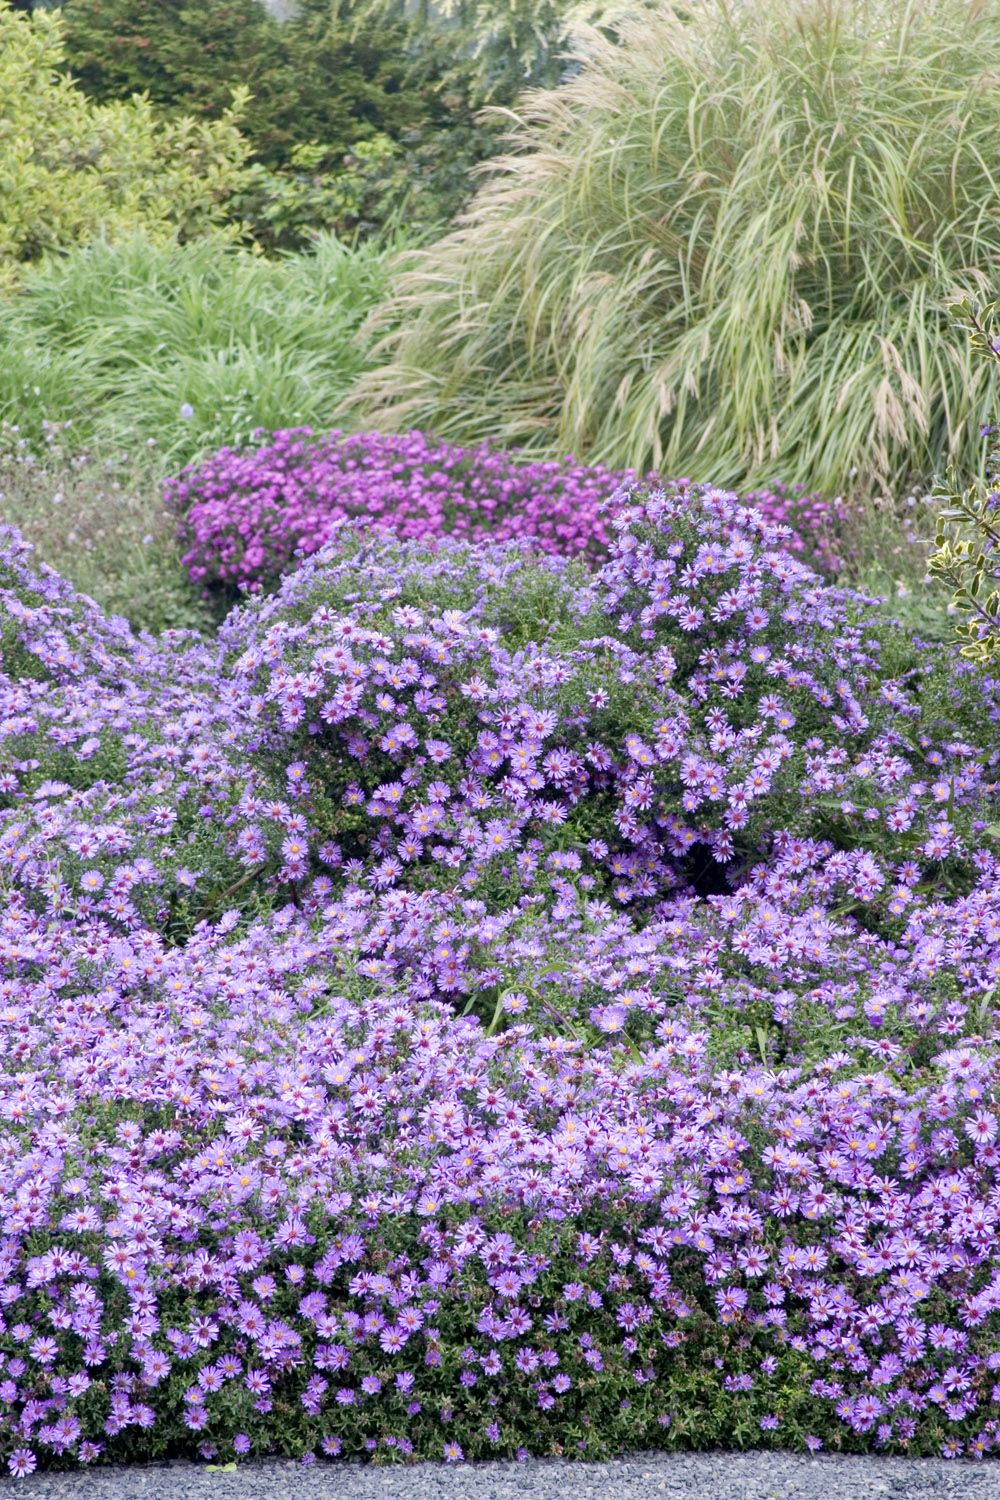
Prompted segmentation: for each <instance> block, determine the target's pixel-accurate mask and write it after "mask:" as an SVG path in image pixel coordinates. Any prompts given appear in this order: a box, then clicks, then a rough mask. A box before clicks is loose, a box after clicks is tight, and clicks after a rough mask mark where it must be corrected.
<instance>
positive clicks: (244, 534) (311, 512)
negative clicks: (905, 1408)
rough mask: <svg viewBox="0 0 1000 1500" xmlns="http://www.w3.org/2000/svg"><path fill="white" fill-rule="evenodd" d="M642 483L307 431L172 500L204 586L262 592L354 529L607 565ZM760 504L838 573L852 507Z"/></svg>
mask: <svg viewBox="0 0 1000 1500" xmlns="http://www.w3.org/2000/svg"><path fill="white" fill-rule="evenodd" d="M261 436H263V434H261ZM636 478H637V476H636V475H635V473H634V472H632V471H631V470H626V471H624V472H620V473H612V472H611V471H610V470H607V469H601V468H592V467H587V466H585V465H583V464H576V463H574V462H573V461H572V460H571V459H567V460H566V461H565V462H563V463H557V462H555V461H551V460H550V461H547V462H538V461H536V462H534V463H526V462H524V461H523V460H522V459H521V458H520V457H519V456H518V455H515V454H509V453H504V452H502V451H497V450H496V449H493V448H491V447H490V445H489V444H488V443H484V444H482V445H481V446H480V447H478V448H456V447H453V446H451V445H450V444H446V443H438V442H434V441H432V440H431V439H430V438H428V437H427V436H426V435H425V434H423V433H420V432H410V433H407V434H406V435H405V436H385V435H383V434H380V433H374V432H366V433H359V434H357V435H355V436H350V437H348V436H345V435H344V434H343V433H340V432H331V433H328V434H326V435H324V436H321V437H318V436H316V435H315V434H314V433H313V431H312V429H311V428H309V427H296V428H291V429H289V430H287V431H282V432H275V433H273V434H271V436H270V440H269V441H268V442H266V443H264V444H263V445H262V446H260V447H258V448H254V449H250V450H249V451H242V452H241V451H239V450H235V449H232V448H223V449H221V450H220V451H219V452H218V453H214V454H212V455H211V456H210V457H209V458H207V459H204V460H203V461H201V462H200V463H197V464H194V465H192V466H191V467H190V468H188V469H186V470H185V471H184V473H183V474H181V475H180V476H179V477H178V478H176V479H172V480H168V481H167V485H166V498H167V500H168V503H170V504H171V505H173V506H174V507H175V508H176V509H177V510H179V511H180V512H181V513H182V515H183V517H184V523H183V535H184V539H185V542H186V546H187V551H186V553H185V558H184V561H185V563H186V565H187V567H188V570H189V572H190V575H191V578H192V579H193V580H194V582H195V583H197V584H198V585H199V586H200V587H202V588H205V587H220V586H221V587H223V588H226V589H235V588H240V589H249V590H251V591H254V592H255V591H257V590H259V589H261V588H270V587H272V586H273V585H275V584H276V583H277V581H278V579H279V578H280V576H281V574H283V573H285V572H287V571H288V570H289V568H290V567H292V566H293V565H294V562H295V560H296V559H297V558H300V557H310V556H312V554H313V553H315V552H317V551H318V550H319V549H320V548H321V547H322V546H323V545H324V544H325V543H327V542H329V541H330V540H331V539H332V538H333V537H334V536H336V534H337V533H338V531H339V530H340V528H341V527H342V526H343V525H344V524H345V523H354V524H356V525H360V526H363V527H365V528H366V529H368V530H371V529H375V530H379V531H385V532H388V533H390V534H391V535H394V536H397V537H399V538H400V539H401V540H409V541H419V542H423V543H429V542H431V543H432V542H434V541H435V540H436V539H437V538H438V537H441V536H453V537H456V538H458V539H459V540H462V541H483V540H490V541H493V542H498V541H500V542H502V541H510V540H521V539H530V540H531V541H532V542H533V544H534V545H535V546H536V547H538V548H539V549H540V550H541V551H542V552H547V553H554V554H557V555H561V556H566V557H577V556H584V557H588V558H591V559H593V558H598V557H602V556H603V555H604V554H605V552H606V550H607V546H608V543H609V541H610V538H611V530H610V526H609V524H608V517H607V509H608V503H609V501H611V499H612V497H613V496H614V495H615V493H616V492H617V491H618V490H620V489H621V488H622V486H625V485H630V484H635V482H636ZM749 503H752V504H753V505H754V506H755V507H756V508H758V509H759V510H761V512H762V513H763V514H764V515H765V516H766V517H767V519H768V520H771V521H774V522H777V523H783V522H790V523H791V524H792V525H793V526H795V525H796V523H797V522H801V524H800V525H799V526H798V529H796V530H794V532H793V535H792V536H790V538H789V546H790V548H791V549H792V550H794V551H795V552H796V553H798V554H803V555H807V560H810V561H812V562H814V563H815V564H816V565H817V566H820V567H822V568H823V569H824V571H827V572H831V573H833V572H836V571H838V569H839V565H840V559H839V557H838V546H839V543H838V541H837V529H838V523H839V522H840V520H842V518H843V514H842V513H843V507H842V505H841V502H839V501H833V502H827V501H823V500H821V499H820V498H819V497H817V496H813V495H805V494H803V493H802V492H801V491H799V490H795V489H782V488H780V487H779V488H777V489H775V490H760V491H757V492H755V493H754V495H753V496H752V497H750V502H749Z"/></svg>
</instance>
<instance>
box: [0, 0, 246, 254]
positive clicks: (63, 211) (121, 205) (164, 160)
mask: <svg viewBox="0 0 1000 1500" xmlns="http://www.w3.org/2000/svg"><path fill="white" fill-rule="evenodd" d="M62 67H63V52H62V30H61V24H60V21H59V18H58V17H57V16H51V15H47V14H46V13H44V12H39V13H37V14H34V15H31V16H28V15H23V14H19V13H18V12H15V11H12V10H11V9H10V8H9V6H8V4H7V0H0V184H2V188H0V284H3V283H10V282H11V281H13V280H14V279H15V277H16V275H17V273H18V270H19V267H20V265H21V263H23V262H24V261H29V260H34V259H36V258H37V257H39V256H40V255H42V254H43V253H44V252H45V251H48V250H61V249H64V248H66V247H68V246H71V245H77V244H80V243H83V242H86V241H88V240H91V239H93V238H94V237H95V236H98V235H101V236H104V237H105V238H107V239H116V238H120V237H121V236H122V235H123V234H128V233H132V232H134V231H135V230H140V229H141V230H142V231H144V232H145V233H146V234H148V235H151V236H154V237H158V238H163V239H167V238H173V237H176V236H178V235H180V236H181V237H182V238H190V237H192V236H193V235H197V234H200V233H202V232H204V231H205V230H207V229H209V228H211V227H212V226H213V225H214V224H217V223H219V222H220V221H221V220H222V219H223V218H224V217H225V215H226V213H227V212H228V203H229V200H230V198H231V197H232V194H233V192H234V191H235V189H236V188H237V187H238V186H239V185H240V184H241V182H242V180H243V168H244V161H245V157H246V144H245V142H244V141H243V139H242V137H241V135H240V133H239V131H238V129H237V127H236V119H237V115H236V113H234V112H233V111H232V110H231V109H229V108H225V109H223V110H222V112H221V114H220V117H219V118H218V119H217V120H214V121H195V120H193V119H191V118H190V117H188V116H185V115H178V116H177V117H176V118H172V119H170V120H167V121H161V120H159V119H158V118H157V116H156V115H155V114H154V112H153V109H152V106H151V105H150V104H149V102H148V101H146V100H142V99H134V100H131V101H129V102H127V103H114V104H107V105H95V104H94V103H92V102H91V101H90V100H89V99H88V98H87V97H86V95H85V94H83V93H82V92H81V91H80V90H79V89H78V88H77V87H76V86H75V85H74V84H73V83H72V82H71V81H70V80H69V79H68V78H67V77H66V76H65V75H64V74H63V73H62V72H61V71H60V70H61V69H62ZM232 103H233V101H232V99H230V104H232ZM236 108H237V111H238V108H239V99H238V98H237V100H236Z"/></svg>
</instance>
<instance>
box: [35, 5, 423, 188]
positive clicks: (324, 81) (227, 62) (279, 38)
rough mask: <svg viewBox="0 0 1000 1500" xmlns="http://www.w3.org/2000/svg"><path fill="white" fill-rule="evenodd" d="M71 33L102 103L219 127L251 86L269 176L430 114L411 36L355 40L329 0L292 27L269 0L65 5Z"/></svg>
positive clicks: (252, 114)
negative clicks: (145, 99)
mask: <svg viewBox="0 0 1000 1500" xmlns="http://www.w3.org/2000/svg"><path fill="white" fill-rule="evenodd" d="M65 25H66V47H67V58H68V61H69V65H70V67H71V69H72V72H73V73H74V75H75V76H76V77H78V78H79V80H80V83H81V85H82V87H83V88H84V89H85V90H86V92H87V93H88V94H90V95H91V97H93V98H95V99H99V100H102V101H108V100H113V99H121V98H126V97H128V96H129V95H130V94H133V93H142V92H148V94H149V96H150V98H151V99H152V100H153V102H154V103H155V104H157V105H159V106H161V107H163V108H166V109H171V110H184V111H188V112H190V113H193V114H197V115H200V116H203V117H207V118H211V119H215V118H218V117H219V115H220V114H221V113H222V111H223V110H224V109H225V108H226V105H227V101H228V98H229V94H230V92H231V90H232V88H233V87H234V86H235V85H237V84H244V85H245V86H246V87H247V88H248V89H249V90H250V93H251V95H252V98H251V100H250V102H249V104H248V105H247V108H246V112H245V114H244V116H243V120H242V124H243V129H244V132H245V134H246V135H247V137H248V139H249V140H250V142H251V144H252V146H253V148H254V151H255V153H256V155H257V156H258V157H259V158H260V159H261V161H263V162H265V163H267V164H268V165H270V166H272V167H275V166H282V165H286V164H288V163H290V162H291V160H292V153H293V151H294V149H295V147H296V146H298V145H301V144H304V143H309V142H317V143H319V144H321V145H322V146H324V147H325V148H326V155H327V157H328V158H329V159H330V160H331V161H332V160H334V159H335V158H336V157H338V156H340V155H343V154H344V153H345V152H346V151H348V150H349V149H350V148H351V146H352V145H353V144H354V143H355V142H357V141H359V140H365V139H367V138H368V137H369V136H372V135H375V134H377V133H378V132H380V131H387V132H388V133H390V134H392V135H398V134H400V133H401V132H402V131H403V130H406V129H408V128H411V127H413V126H414V125H416V124H418V123H420V122H422V121H423V120H424V118H425V116H426V115H427V103H426V100H425V97H424V95H423V93H422V91H421V90H419V89H417V88H415V87H414V86H412V85H411V86H409V87H405V86H404V84H405V73H406V66H407V64H406V58H405V56H404V52H403V43H404V36H405V33H404V28H403V27H402V26H401V25H400V24H399V23H398V22H397V23H395V24H393V23H389V24H388V25H387V26H386V27H385V28H384V29H383V31H382V32H381V33H380V34H379V33H376V32H374V31H372V30H368V31H359V32H356V33H355V32H354V31H352V29H351V27H350V25H349V21H348V19H347V18H346V17H341V16H340V15H339V14H338V11H337V8H336V7H335V6H333V5H331V3H330V0H302V3H301V4H300V5H299V6H298V8H297V11H296V13H295V15H294V16H293V18H292V19H290V20H288V21H284V22H282V21H278V20H277V19H276V18H275V17H274V16H272V15H271V14H270V13H269V12H268V11H267V10H266V9H265V8H264V6H263V5H262V4H261V0H66V6H65Z"/></svg>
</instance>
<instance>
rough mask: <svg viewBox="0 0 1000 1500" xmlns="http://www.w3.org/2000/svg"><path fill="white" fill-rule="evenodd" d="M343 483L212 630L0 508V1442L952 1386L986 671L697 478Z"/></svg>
mask: <svg viewBox="0 0 1000 1500" xmlns="http://www.w3.org/2000/svg"><path fill="white" fill-rule="evenodd" d="M611 529H612V541H611V547H610V555H609V557H608V560H607V561H606V563H605V564H604V565H603V567H602V568H601V569H600V570H599V571H597V572H591V571H588V570H587V568H586V567H585V566H584V565H583V564H582V563H575V562H570V561H566V560H565V559H562V558H545V557H539V556H538V555H537V553H533V552H531V551H530V550H529V549H525V548H521V547H519V546H517V545H515V544H508V545H506V546H486V545H482V546H477V547H467V546H464V545H459V544H455V543H440V544H439V545H437V546H436V547H435V548H434V549H433V550H428V549H425V548H422V547H420V546H418V545H417V544H416V543H412V542H410V543H405V542H404V543H401V542H398V541H394V540H384V539H383V540H376V541H375V542H374V543H372V542H370V541H369V542H367V543H364V542H362V541H359V540H358V539H357V537H356V536H353V535H352V536H351V537H350V538H349V539H348V540H347V541H346V542H345V543H344V544H343V545H340V546H330V547H328V548H327V549H326V550H325V551H323V552H320V553H319V554H318V555H317V556H316V557H314V558H312V559H311V560H310V561H308V562H306V563H305V564H303V566H302V567H300V568H299V569H298V570H297V572H296V573H294V574H293V575H291V576H290V577H289V578H288V579H286V580H285V582H284V583H283V584H282V586H281V589H280V591H279V593H277V594H276V595H274V596H272V597H269V598H266V599H263V600H259V601H255V602H253V603H251V604H249V605H247V606H245V607H244V608H242V609H240V610H238V611H236V612H234V614H233V615H232V616H231V617H230V619H229V621H228V622H227V623H226V624H225V625H224V626H223V628H222V631H221V633H220V636H219V639H218V641H217V642H213V643H212V644H210V645H209V644H207V643H206V642H204V641H202V640H200V639H199V638H198V637H196V636H193V635H188V634H184V633H181V632H178V633H175V634H173V635H169V634H168V635H167V636H165V637H163V638H161V639H160V640H158V641H154V640H152V639H150V638H148V637H146V638H140V637H135V636H133V635H132V634H131V632H130V631H129V629H128V627H127V626H126V625H125V624H124V622H122V621H120V620H108V619H106V618H104V617H103V616H102V615H101V614H100V612H99V611H98V610H97V609H96V607H94V606H93V605H91V604H89V603H88V601H86V600H84V599H81V598H79V597H78V596H76V595H75V594H74V593H73V591H72V590H71V589H70V588H69V587H68V586H67V585H65V584H63V583H62V582H61V581H60V580H58V579H57V578H56V577H55V576H54V575H52V574H49V573H45V572H41V571H36V570H34V569H33V568H32V566H31V563H30V558H29V557H28V556H27V555H26V553H25V551H24V549H23V547H22V546H21V545H20V544H19V542H18V540H17V538H16V536H15V535H14V534H12V533H5V534H4V535H3V538H2V547H3V550H2V557H0V621H2V628H3V639H2V645H3V660H4V664H5V669H4V670H5V675H4V677H3V678H2V679H0V696H2V715H0V736H2V739H0V745H2V751H0V756H2V759H0V794H2V798H3V806H2V808H0V878H2V880H3V883H4V888H5V892H6V902H5V908H4V912H3V914H2V915H0V1028H2V1032H3V1040H2V1062H0V1158H2V1159H3V1161H4V1163H5V1170H4V1173H3V1178H2V1184H3V1186H2V1190H0V1215H2V1231H3V1240H2V1244H0V1272H2V1277H0V1285H2V1293H0V1304H2V1309H3V1311H2V1317H0V1402H2V1406H0V1453H2V1454H3V1456H4V1457H6V1458H7V1460H8V1463H9V1467H10V1469H11V1471H12V1472H13V1473H15V1474H16V1473H24V1472H29V1471H30V1470H31V1469H32V1468H33V1467H34V1466H36V1465H37V1464H39V1463H41V1464H48V1463H54V1462H59V1461H68V1460H79V1461H83V1462H89V1461H93V1460H95V1459H98V1458H111V1457H129V1456H138V1455H141V1456H150V1455H156V1454H163V1453H179V1452H191V1453H200V1454H202V1455H203V1456H206V1457H222V1458H225V1459H227V1460H228V1459H230V1458H232V1457H238V1456H239V1455H241V1454H244V1453H247V1452H262V1451H266V1450H269V1449H279V1450H280V1451H283V1452H287V1453H294V1454H299V1455H302V1456H303V1457H304V1458H306V1459H311V1458H312V1457H313V1456H315V1455H322V1454H327V1455H336V1454H345V1455H350V1454H353V1455H365V1454H372V1455H378V1456H379V1457H380V1458H383V1459H391V1458H395V1459H397V1460H399V1459H405V1458H409V1457H412V1456H417V1457H438V1458H442V1457H443V1458H445V1459H449V1460H458V1459H460V1458H462V1457H466V1458H469V1457H474V1456H483V1455H486V1454H491V1453H498V1454H511V1455H513V1454H516V1453H518V1452H523V1451H535V1452H541V1453H553V1452H564V1453H571V1454H579V1453H582V1454H585V1455H595V1454H599V1453H603V1452H606V1451H608V1450H610V1449H615V1448H624V1447H631V1446H638V1445H641V1444H661V1445H662V1444H692V1443H694V1444H708V1443H716V1442H731V1441H733V1440H734V1439H735V1440H736V1441H737V1442H740V1443H755V1444H761V1443H763V1444H769V1443H774V1444H781V1445H785V1446H788V1445H791V1446H807V1447H811V1448H816V1447H819V1446H822V1445H824V1444H825V1445H828V1446H835V1447H844V1448H849V1449H855V1450H858V1449H862V1448H868V1447H871V1446H873V1445H874V1446H877V1447H881V1448H886V1449H897V1450H900V1449H901V1450H904V1451H911V1452H912V1451H919V1452H930V1451H944V1452H945V1453H948V1454H958V1453H969V1454H980V1455H981V1454H982V1453H985V1452H987V1451H989V1450H991V1449H992V1448H993V1447H995V1446H996V1443H997V1440H998V1437H1000V1426H998V1423H997V1421H996V1418H995V1416H994V1415H993V1413H994V1412H995V1410H996V1404H997V1401H998V1400H1000V1374H998V1373H997V1371H998V1369H1000V1357H998V1355H997V1353H996V1348H997V1331H998V1326H1000V1261H998V1259H997V1254H996V1249H995V1241H996V1228H997V1215H998V1212H1000V1205H998V1198H997V1167H998V1162H1000V1144H998V1131H1000V1127H998V1116H1000V1111H998V1109H997V1094H998V1085H1000V1069H998V1060H1000V1059H998V1050H997V1044H996V1002H995V992H996V985H997V982H998V979H1000V895H998V892H1000V882H998V873H1000V865H998V851H997V844H996V828H995V821H996V810H997V802H998V800H1000V798H998V788H997V773H996V767H997V763H998V751H997V750H996V748H995V747H996V744H997V736H996V724H997V719H998V714H1000V710H998V701H997V693H998V684H997V683H996V682H995V681H994V680H992V679H990V678H987V677H984V676H982V675H981V674H980V673H979V671H978V669H977V668H976V667H975V666H974V665H972V664H970V663H967V662H966V663H963V662H961V661H960V660H959V659H958V658H956V657H953V656H952V655H951V654H950V653H949V652H946V651H944V650H942V649H939V648H937V647H921V646H919V645H918V644H917V643H914V642H912V641H911V640H909V639H908V638H907V636H906V635H905V634H904V633H903V632H902V631H900V630H899V629H897V628H894V627H893V626H891V625H890V624H887V623H886V622H885V621H884V620H883V619H882V617H881V616H880V615H879V614H878V613H877V612H876V611H874V610H873V609H872V608H871V607H870V606H869V605H868V604H867V603H866V601H864V600H863V599H860V598H857V597H855V596H852V595H850V594H848V593H846V592H844V591H841V590H837V589H834V588H832V587H830V586H828V585H825V584H823V583H822V582H821V580H820V579H819V578H818V577H817V576H816V575H815V574H813V573H811V572H810V571H809V570H808V569H807V568H806V567H804V565H803V564H801V563H800V562H798V561H797V560H796V559H795V558H793V557H792V556H791V555H790V554H789V553H788V552H787V551H786V550H784V547H783V542H784V541H785V540H786V537H785V534H784V533H783V532H782V531H781V530H780V529H779V528H775V527H773V526H772V525H770V524H769V523H768V522H767V521H766V520H765V519H764V518H763V516H761V514H760V513H759V512H757V511H755V510H753V509H752V508H749V507H746V506H743V505H741V504H740V503H739V502H738V501H737V500H736V499H735V498H734V497H733V496H731V495H726V494H723V493H720V492H718V491H714V490H706V489H696V488H694V487H690V486H686V487H683V488H677V489H672V490H670V489H668V490H665V491H661V492H654V493H650V494H645V495H641V494H640V495H635V496H632V497H626V498H625V499H624V501H623V504H622V505H621V507H620V509H619V510H618V512H617V513H616V514H615V516H614V518H613V525H612V528H611Z"/></svg>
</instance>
